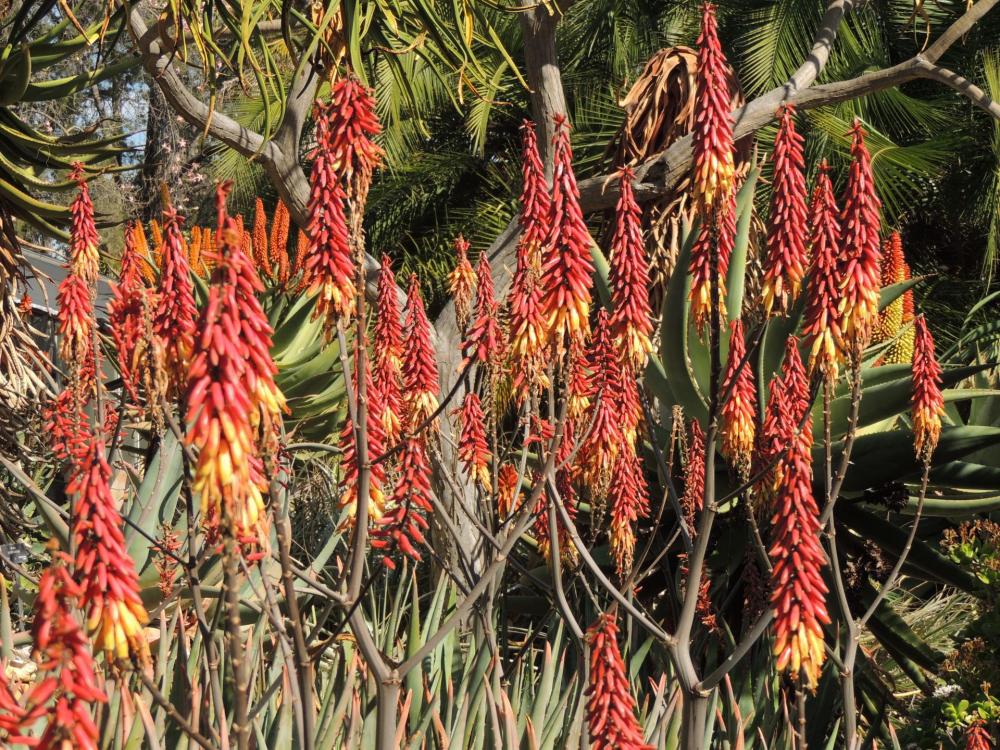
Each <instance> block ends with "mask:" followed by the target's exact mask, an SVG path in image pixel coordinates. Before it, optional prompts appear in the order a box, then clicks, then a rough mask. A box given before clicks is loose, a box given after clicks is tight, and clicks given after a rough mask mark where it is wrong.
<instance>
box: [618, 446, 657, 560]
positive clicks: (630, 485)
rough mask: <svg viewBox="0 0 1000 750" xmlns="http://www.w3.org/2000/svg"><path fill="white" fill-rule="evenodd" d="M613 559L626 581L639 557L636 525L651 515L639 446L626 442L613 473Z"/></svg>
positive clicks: (619, 453)
mask: <svg viewBox="0 0 1000 750" xmlns="http://www.w3.org/2000/svg"><path fill="white" fill-rule="evenodd" d="M611 494H612V501H611V532H610V537H611V556H612V557H613V558H614V561H615V569H616V570H617V571H618V577H619V578H621V579H623V580H624V579H625V578H627V577H628V574H629V573H630V572H631V570H632V561H633V556H634V554H635V524H636V522H637V521H638V520H639V519H640V518H645V517H646V516H647V515H648V514H649V494H648V492H647V490H646V480H645V478H644V477H643V474H642V464H641V463H640V461H639V456H638V454H637V453H636V451H635V446H634V445H633V444H631V443H629V442H626V443H625V444H624V445H623V446H622V449H621V450H620V451H619V452H618V458H617V459H616V460H615V467H614V469H613V471H612V473H611Z"/></svg>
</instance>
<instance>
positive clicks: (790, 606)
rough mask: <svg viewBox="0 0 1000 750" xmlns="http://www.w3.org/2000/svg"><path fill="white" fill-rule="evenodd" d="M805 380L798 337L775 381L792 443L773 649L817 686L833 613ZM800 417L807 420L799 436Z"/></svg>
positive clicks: (782, 505)
mask: <svg viewBox="0 0 1000 750" xmlns="http://www.w3.org/2000/svg"><path fill="white" fill-rule="evenodd" d="M793 352H794V354H793ZM804 383H805V370H804V368H803V367H802V363H801V360H800V359H799V357H798V349H797V347H796V345H795V339H794V338H793V339H790V343H789V346H788V348H787V350H786V356H785V363H784V365H783V368H782V378H781V381H780V383H776V384H775V385H774V386H773V387H772V392H774V391H780V392H782V393H783V394H784V403H785V405H786V407H787V414H786V417H785V421H786V422H787V425H788V427H787V433H786V435H785V436H783V439H787V442H785V444H784V445H785V446H789V447H788V452H787V454H786V455H785V457H784V458H783V459H782V460H781V461H780V462H779V463H780V468H779V470H778V472H777V473H778V483H777V489H776V497H775V501H774V515H773V516H772V518H771V548H770V550H769V551H768V554H769V556H770V558H771V561H772V564H773V570H772V573H771V605H772V606H773V607H774V611H775V619H774V634H775V639H774V655H775V657H777V664H776V666H777V669H778V670H779V671H784V670H789V671H790V672H791V674H792V675H793V676H796V675H798V674H800V673H801V674H802V675H803V677H804V678H805V680H806V683H807V684H808V686H809V687H810V688H811V689H813V690H815V688H816V685H817V683H818V681H819V674H820V671H821V670H822V667H823V660H824V658H825V653H824V651H823V629H822V625H823V624H829V623H830V617H829V615H828V614H827V611H826V601H825V598H826V592H827V588H826V584H825V583H824V582H823V577H822V574H821V569H822V567H823V565H824V564H825V557H824V555H823V550H822V547H821V546H820V531H821V529H820V524H819V508H818V507H817V505H816V500H815V498H814V497H813V493H812V418H811V417H810V416H809V409H810V403H809V401H808V398H803V397H802V395H801V389H802V386H803V384H804ZM803 420H804V423H803ZM800 423H803V426H802V428H801V430H799V432H798V435H797V436H796V435H795V434H794V431H795V430H796V429H798V426H799V424H800ZM788 433H791V434H788ZM789 443H790V445H789ZM783 447H784V446H783Z"/></svg>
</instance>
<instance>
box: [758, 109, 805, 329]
mask: <svg viewBox="0 0 1000 750" xmlns="http://www.w3.org/2000/svg"><path fill="white" fill-rule="evenodd" d="M794 117H795V107H794V105H792V104H786V105H784V106H783V107H782V108H781V123H780V125H779V127H778V134H777V136H776V137H775V139H774V184H773V187H772V190H771V224H770V227H769V228H768V233H767V259H766V260H765V261H764V279H763V282H762V284H761V294H762V296H763V303H764V313H765V314H770V312H771V310H772V308H773V309H775V310H776V311H777V312H779V313H784V312H786V311H787V310H788V307H789V305H791V303H792V302H793V301H794V300H795V298H796V297H797V296H798V294H799V289H800V288H801V286H802V277H803V276H804V275H805V270H806V269H805V266H806V263H807V256H806V236H807V230H806V214H807V209H806V175H805V166H806V162H805V157H804V156H803V154H802V144H803V139H802V136H801V135H799V134H798V133H797V132H795V119H794Z"/></svg>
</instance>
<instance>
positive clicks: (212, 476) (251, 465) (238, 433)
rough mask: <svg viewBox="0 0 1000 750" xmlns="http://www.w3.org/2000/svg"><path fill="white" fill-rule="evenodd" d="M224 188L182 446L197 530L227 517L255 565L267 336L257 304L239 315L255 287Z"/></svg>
mask: <svg viewBox="0 0 1000 750" xmlns="http://www.w3.org/2000/svg"><path fill="white" fill-rule="evenodd" d="M227 189H228V187H227V186H225V185H223V186H220V187H219V188H218V190H217V192H216V205H217V208H218V213H219V222H218V224H219V260H218V264H217V265H216V267H215V270H214V272H213V275H212V284H211V286H210V288H209V293H208V301H207V303H206V305H205V307H204V309H203V310H202V312H201V317H200V319H199V321H198V329H197V330H198V331H199V335H198V337H197V339H196V340H195V348H194V354H193V356H192V359H191V367H190V369H189V371H188V393H187V421H188V424H189V429H188V442H189V443H190V444H191V445H194V446H195V447H196V448H197V449H198V460H197V464H196V466H195V474H194V482H193V486H194V490H195V492H197V493H198V494H199V495H200V496H201V514H202V524H203V525H204V526H205V527H206V528H207V530H208V531H209V534H210V536H212V537H217V536H218V535H219V533H220V532H221V531H222V527H221V525H220V524H221V523H222V521H223V519H227V520H228V523H229V525H230V531H231V532H232V533H233V534H234V536H235V537H236V539H237V540H238V541H239V543H240V545H241V546H242V548H243V551H244V553H245V554H246V555H247V557H248V559H258V558H259V557H261V556H262V555H263V554H265V553H266V551H267V549H268V519H267V512H266V508H265V507H264V498H263V495H262V492H261V490H262V488H264V487H266V481H265V479H264V476H263V464H262V462H261V460H260V456H259V455H258V452H257V445H256V441H255V429H254V423H255V420H256V419H259V415H260V413H261V412H260V409H261V406H262V402H261V401H260V399H262V397H264V396H266V392H267V388H266V387H262V385H261V383H265V384H266V374H265V373H266V372H267V368H266V363H264V362H262V361H261V360H260V357H261V354H260V348H261V347H262V346H263V345H264V342H265V341H267V343H269V338H270V330H269V328H267V327H266V318H263V320H262V319H261V318H262V317H263V313H262V311H260V307H259V303H257V305H256V307H254V308H253V309H250V310H247V309H245V308H246V307H247V306H248V305H250V304H251V303H250V299H252V297H253V295H252V294H248V293H247V287H248V285H249V287H250V289H253V288H256V287H257V286H259V284H260V280H259V279H257V278H256V274H255V273H254V271H253V266H252V264H251V262H250V260H249V259H248V258H247V257H246V256H245V255H244V254H243V250H242V248H241V247H240V235H239V228H238V225H237V223H236V222H235V221H234V220H233V218H232V217H231V216H228V215H227V213H226V208H225V196H226V191H227ZM272 364H273V363H272Z"/></svg>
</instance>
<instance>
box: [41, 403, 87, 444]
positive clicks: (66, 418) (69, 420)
mask: <svg viewBox="0 0 1000 750" xmlns="http://www.w3.org/2000/svg"><path fill="white" fill-rule="evenodd" d="M42 420H43V421H44V423H45V432H46V433H48V436H49V444H50V445H51V446H52V453H53V454H54V455H55V457H56V458H58V459H59V460H60V461H65V460H68V459H72V460H73V461H78V460H80V458H81V457H82V455H83V452H84V451H85V450H86V447H87V438H88V437H89V425H88V424H87V415H86V414H85V413H84V411H83V407H82V405H81V403H80V399H79V398H78V397H77V394H76V392H75V391H74V390H73V389H72V388H64V389H63V390H62V391H60V392H59V395H58V396H56V397H55V398H54V399H52V401H50V402H49V404H48V405H47V406H46V407H45V408H44V409H43V410H42Z"/></svg>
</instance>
